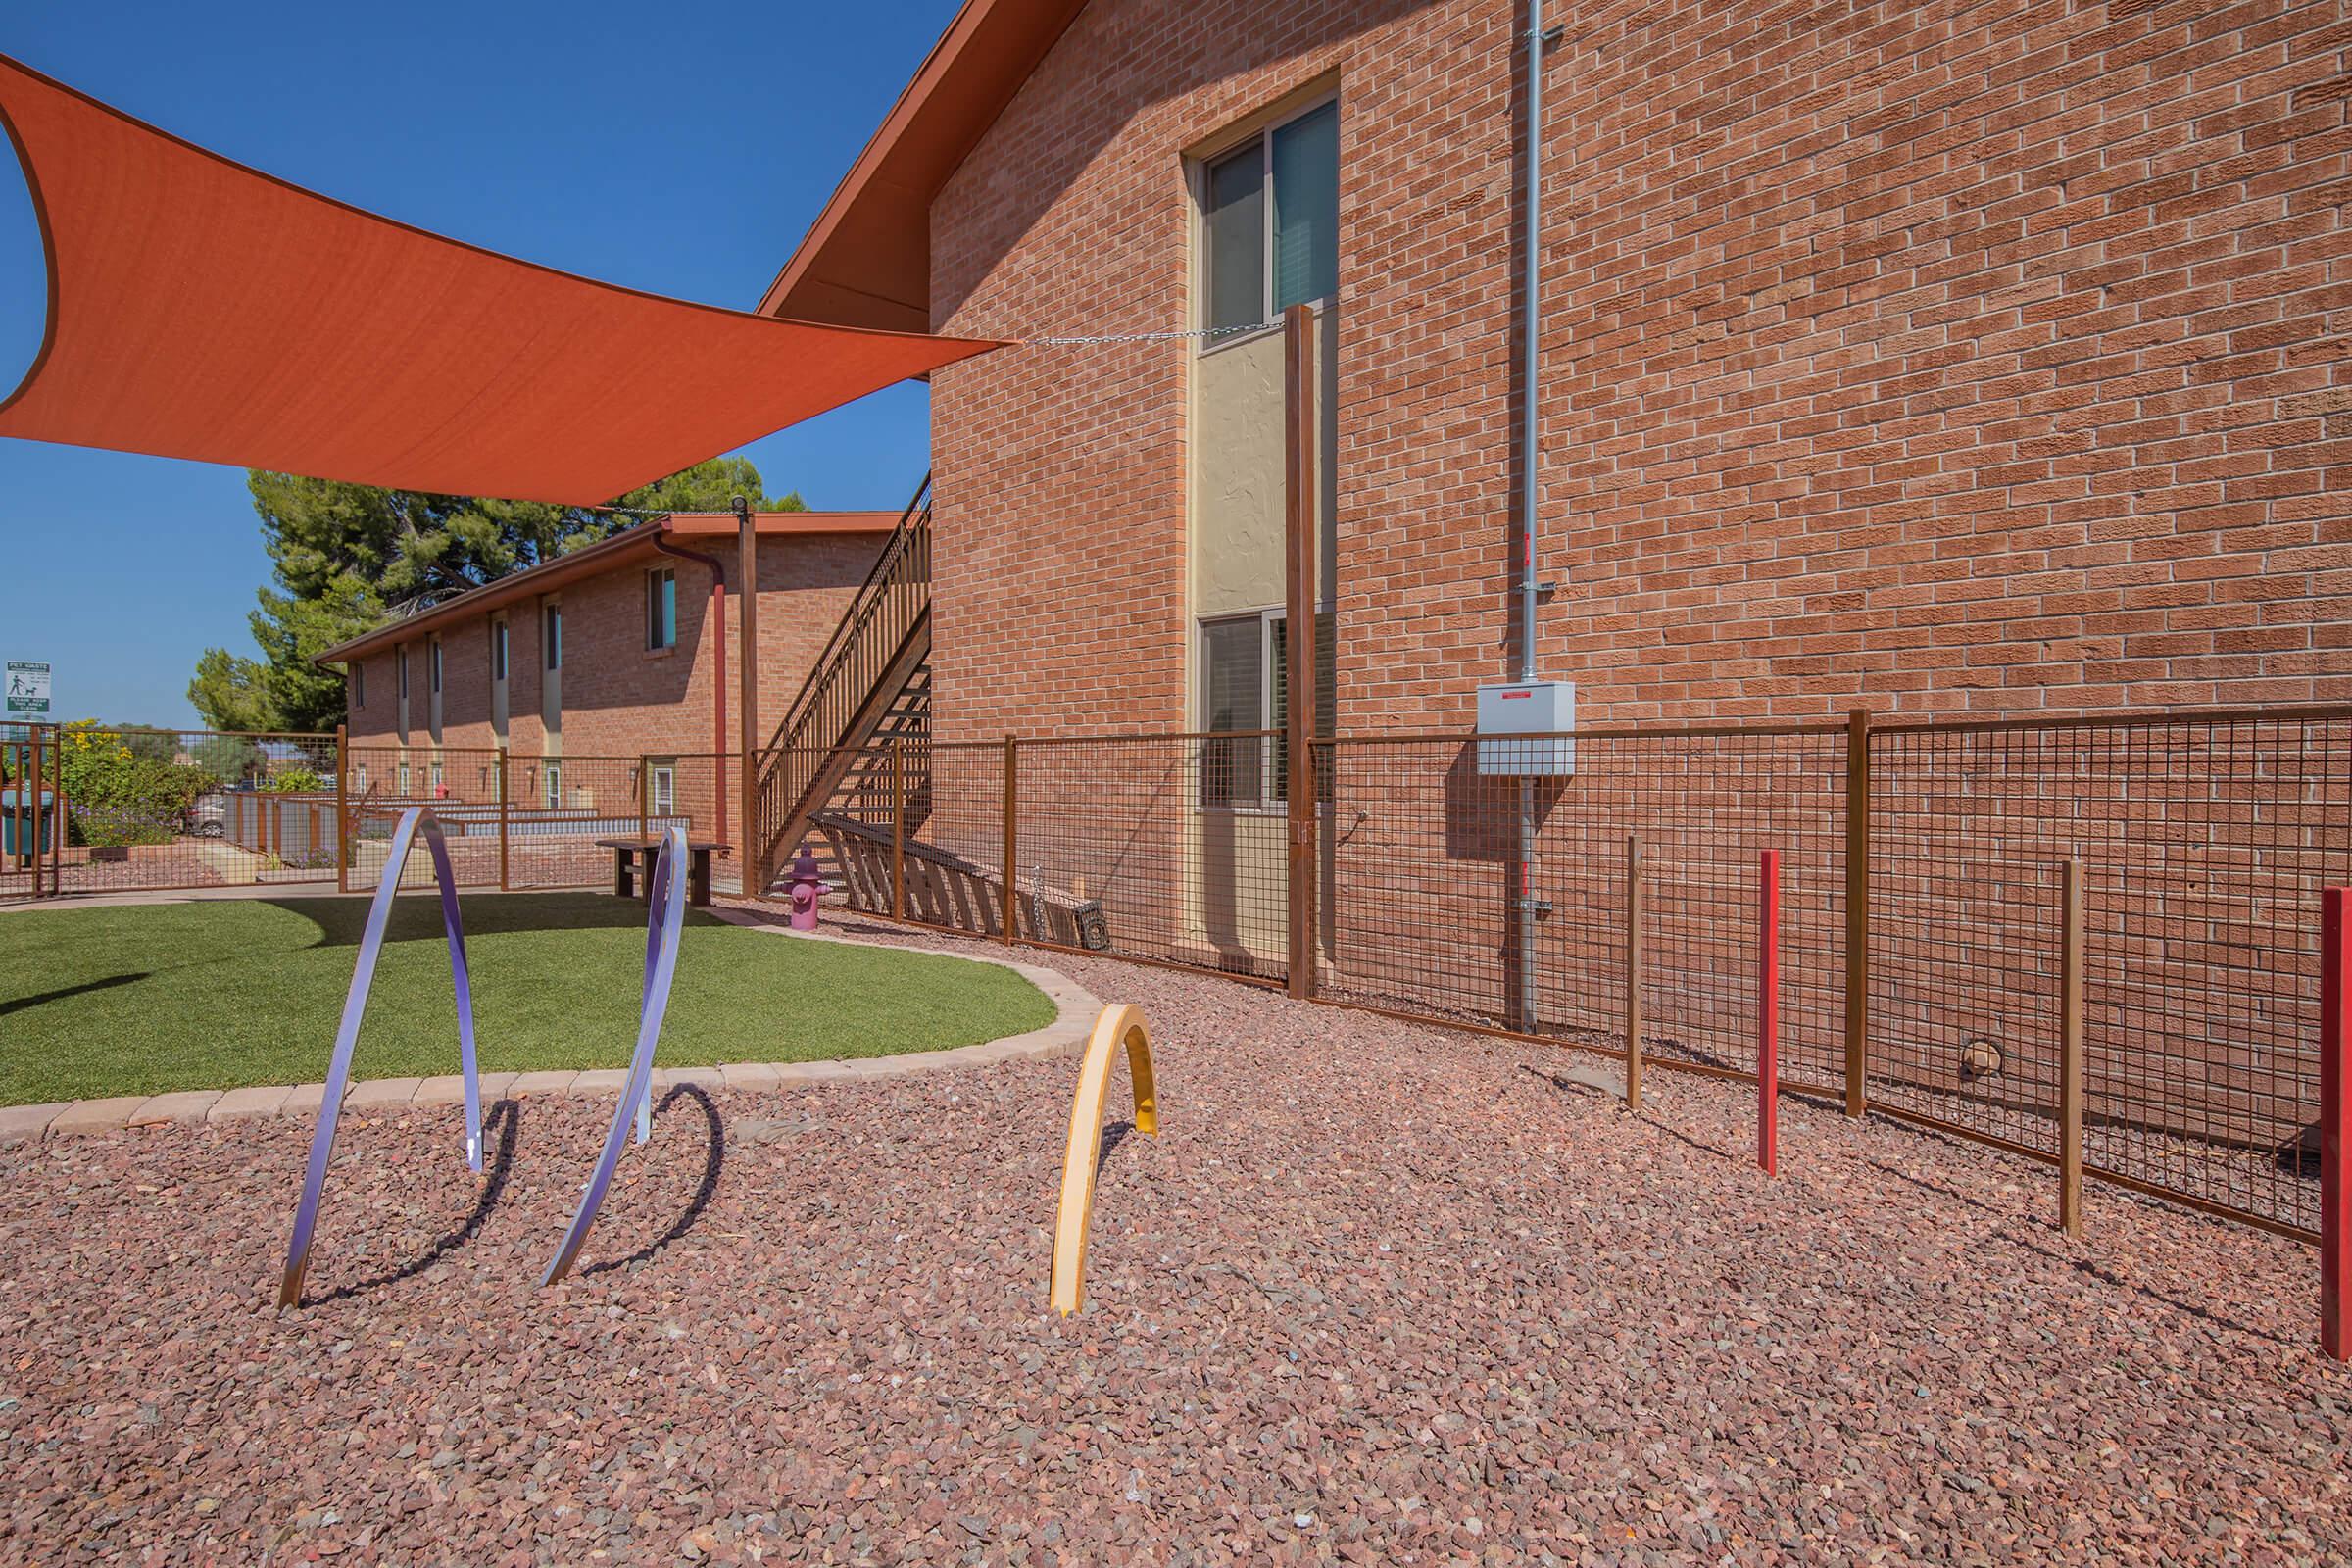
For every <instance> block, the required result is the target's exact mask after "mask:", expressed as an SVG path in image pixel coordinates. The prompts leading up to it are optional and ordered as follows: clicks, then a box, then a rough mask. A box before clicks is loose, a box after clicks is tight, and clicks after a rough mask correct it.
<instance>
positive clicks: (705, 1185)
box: [580, 1084, 727, 1279]
mask: <svg viewBox="0 0 2352 1568" xmlns="http://www.w3.org/2000/svg"><path fill="white" fill-rule="evenodd" d="M680 1099H686V1100H691V1101H693V1102H694V1103H695V1107H696V1108H697V1109H699V1110H700V1111H702V1113H703V1121H704V1123H705V1124H706V1126H707V1127H708V1128H709V1129H710V1142H709V1145H708V1147H707V1148H706V1149H705V1151H704V1153H703V1179H702V1180H701V1182H699V1183H697V1184H696V1186H695V1189H694V1196H693V1197H692V1198H690V1199H688V1200H687V1201H686V1207H685V1209H684V1210H683V1211H682V1212H681V1213H680V1214H679V1215H678V1217H677V1218H676V1219H674V1220H672V1221H670V1223H669V1228H668V1229H667V1230H665V1231H663V1232H662V1234H661V1235H659V1236H657V1237H655V1238H654V1239H653V1240H652V1241H650V1242H648V1243H646V1244H645V1245H644V1246H643V1247H640V1248H639V1249H637V1250H635V1251H634V1252H631V1253H629V1254H628V1255H627V1256H625V1257H608V1258H602V1259H599V1260H598V1261H596V1262H594V1263H591V1264H589V1265H588V1266H587V1267H586V1268H584V1269H582V1270H580V1276H581V1278H583V1279H585V1278H586V1277H587V1276H589V1275H591V1274H602V1273H604V1272H605V1271H606V1270H607V1269H613V1268H626V1267H628V1266H629V1265H630V1264H631V1263H642V1262H644V1261H646V1260H647V1259H648V1258H650V1257H652V1256H653V1255H654V1254H655V1253H657V1252H659V1251H661V1250H662V1249H663V1248H664V1247H667V1246H668V1245H669V1244H670V1243H672V1242H674V1241H676V1240H677V1239H678V1238H679V1237H681V1236H683V1235H685V1234H686V1233H687V1232H688V1231H690V1230H692V1229H694V1222H695V1221H696V1220H698V1219H701V1218H702V1217H703V1210H705V1209H707V1208H709V1207H710V1206H711V1199H713V1198H715V1197H717V1196H718V1173H719V1171H720V1169H721V1168H722V1167H724V1166H725V1164H726V1162H727V1124H726V1121H725V1119H724V1118H722V1117H721V1116H720V1115H719V1113H718V1107H717V1106H716V1105H714V1104H712V1103H711V1097H710V1096H709V1095H707V1094H705V1093H704V1092H703V1091H702V1089H701V1088H700V1087H698V1086H697V1085H694V1084H679V1085H678V1086H677V1087H675V1088H674V1089H672V1090H670V1092H669V1093H668V1094H666V1095H663V1096H662V1101H661V1103H659V1104H657V1105H656V1106H655V1107H654V1114H655V1115H656V1116H657V1117H659V1116H660V1115H661V1114H662V1112H663V1111H665V1110H667V1109H668V1108H669V1107H670V1105H671V1103H673V1102H675V1101H677V1100H680Z"/></svg>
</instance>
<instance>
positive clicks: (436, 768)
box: [432, 762, 445, 801]
mask: <svg viewBox="0 0 2352 1568" xmlns="http://www.w3.org/2000/svg"><path fill="white" fill-rule="evenodd" d="M432 780H433V799H434V800H436V801H437V800H439V799H440V798H441V797H442V795H443V794H444V793H445V792H444V791H443V790H442V788H441V764H440V763H439V762H435V763H434V764H433V772H432Z"/></svg>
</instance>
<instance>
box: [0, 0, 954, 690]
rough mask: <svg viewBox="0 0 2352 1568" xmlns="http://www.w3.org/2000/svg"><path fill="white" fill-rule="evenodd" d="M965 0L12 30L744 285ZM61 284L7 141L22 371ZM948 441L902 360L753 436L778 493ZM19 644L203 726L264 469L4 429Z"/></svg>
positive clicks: (867, 497) (860, 484)
mask: <svg viewBox="0 0 2352 1568" xmlns="http://www.w3.org/2000/svg"><path fill="white" fill-rule="evenodd" d="M955 9H956V7H955V4H954V0H889V3H887V4H883V5H868V6H838V5H813V4H802V3H792V0H787V3H783V4H777V3H774V0H769V3H766V4H757V5H755V4H750V3H734V0H719V3H705V0H693V3H689V4H684V5H675V6H663V7H657V8H652V9H649V8H647V7H645V6H642V5H614V4H605V3H600V0H567V3H565V4H562V5H557V4H551V3H539V0H529V3H523V0H493V3H489V4H484V3H482V0H472V3H469V4H462V5H461V4H443V3H438V0H420V3H416V0H413V3H410V4H405V5H401V6H394V7H371V6H321V5H318V4H316V3H315V0H312V3H308V4H281V3H266V4H246V3H232V4H229V5H225V6H222V5H210V6H191V5H188V4H185V3H184V0H178V3H172V4H156V3H151V0H136V3H127V4H116V3H110V4H106V5H84V6H68V5H40V6H25V5H19V6H15V7H11V8H9V13H8V14H9V25H8V28H7V31H6V34H5V36H0V50H4V51H6V52H7V53H9V54H11V55H14V56H16V57H17V58H18V59H20V60H23V61H24V62H25V63H26V64H27V65H29V66H31V67H33V68H34V69H35V70H38V71H43V72H46V73H49V74H50V75H52V76H55V77H57V78H58V79H59V80H61V81H64V82H66V83H68V84H69V85H72V86H74V87H78V88H80V89H81V90H82V91H84V92H87V93H89V94H91V95H92V96H94V97H96V98H98V99H100V100H102V101H104V102H106V103H110V104H113V105H115V106H116V107H118V108H120V109H123V110H124V111H126V112H128V113H130V114H133V115H136V116H138V117H139V118H140V119H142V120H145V121H148V122H150V123H154V124H157V125H161V126H162V127H164V128H165V129H167V130H170V131H172V132H174V133H175V134H177V135H181V136H185V137H187V138H188V139H189V140H191V141H194V142H197V143H199V144H200V145H202V146H206V147H210V148H212V149H214V150H215V151H217V152H220V153H222V154H225V155H226V156H228V157H230V158H234V159H237V160H238V161H240V162H242V163H247V164H251V165H253V166H254V167H255V168H258V169H263V170H267V171H268V172H270V173H273V174H277V175H279V176H281V177H283V178H286V179H290V180H292V181H294V182H295V183H296V184H300V185H307V186H309V187H311V188H313V189H315V190H319V191H323V192H326V193H327V194H329V195H332V196H336V197H339V198H341V199H343V200H345V201H349V202H353V203H356V204H357V205H359V206H362V207H366V208H369V209H371V210H373V211H375V212H379V213H383V214H385V215H387V216H389V217H392V218H398V219H401V220H404V221H408V222H411V223H416V224H418V225H419V226H421V227H424V228H429V229H433V230H435V231H437V232H440V233H445V234H450V235H453V236H455V237H457V238H460V239H465V240H470V241H472V242H473V243H475V244H477V245H486V246H488V247H490V248H491V249H493V250H500V251H505V252H507V253H509V254H511V255H515V256H520V257H524V258H526V259H528V260H531V261H535V262H543V263H546V264H548V265H550V266H553V267H561V268H564V269H565V270H570V271H575V272H582V273H586V274H587V275H589V276H591V277H600V278H606V279H609V280H611V281H613V282H615V283H625V284H628V285H630V286H632V287H635V288H641V289H650V290H653V291H655V292H657V293H662V294H672V295H676V296H678V297H680V298H682V299H691V300H703V301H707V302H709V303H711V304H715V305H728V306H734V307H737V308H739V309H749V308H751V307H752V306H753V305H754V304H756V303H757V302H758V300H759V297H760V292H761V291H762V290H763V289H764V288H765V287H766V286H767V283H768V281H769V279H770V278H772V277H773V276H774V275H775V271H776V269H777V268H778V267H780V266H782V265H783V262H784V259H785V257H786V256H787V255H789V254H790V253H791V251H792V247H793V246H794V244H795V243H796V242H797V241H798V240H799V239H800V237H801V235H802V234H803V233H804V232H805V231H806V230H807V228H808V226H809V221H811V220H812V219H814V218H815V216H816V213H817V210H818V208H820V207H821V206H822V205H823V204H824V200H825V198H826V197H827V196H828V195H830V194H831V193H832V190H833V186H834V184H835V183H836V182H837V181H838V180H839V179H840V177H841V175H842V173H843V172H844V171H846V170H847V169H848V168H849V165H850V161H851V160H852V159H853V158H855V157H856V156H857V154H858V148H859V147H861V146H863V145H864V142H865V138H866V137H867V136H868V135H869V134H870V133H871V132H872V130H873V128H874V126H875V125H876V124H878V123H880V122H881V119H882V116H883V115H884V113H886V112H887V111H888V109H889V107H890V104H891V102H892V100H893V99H894V98H895V97H896V96H897V95H898V91H899V89H900V87H901V86H903V85H904V84H905V82H906V81H907V77H908V76H910V75H911V74H913V72H914V68H915V67H916V66H917V65H918V64H919V63H920V62H921V60H922V58H923V56H924V54H925V53H926V52H928V51H929V49H930V47H931V44H932V42H933V40H935V39H936V38H937V37H938V36H939V33H940V30H941V29H942V28H943V27H945V26H946V25H947V23H948V19H949V18H950V17H951V16H953V15H954V13H955ZM5 145H6V143H5V140H4V139H0V148H5ZM43 294H44V279H43V276H42V267H41V252H40V243H39V239H38V237H37V231H36V230H35V228H34V225H33V221H32V214H31V209H30V205H29V203H28V202H27V200H26V197H25V183H24V179H23V176H22V174H21V173H20V172H19V171H18V170H17V168H16V165H15V161H14V160H13V159H12V158H10V157H8V156H7V154H6V153H5V152H4V151H0V388H5V387H11V386H14V385H15V384H16V382H17V380H18V378H19V377H20V376H21V375H22V374H23V372H24V369H25V366H26V365H27V364H29V363H30V361H31V359H32V355H33V353H34V351H35V350H36V349H37V348H38V346H39V343H40V336H41V311H42V302H43ZM925 447H926V431H925V402H924V395H923V392H922V389H921V388H919V387H914V386H906V387H899V388H894V389H891V390H889V391H885V392H881V393H877V394H875V395H874V396H873V397H870V398H867V399H865V400H864V401H862V402H860V403H858V404H854V405H852V406H851V407H849V408H846V409H841V410H837V411H836V412H834V413H832V414H830V415H827V416H825V417H822V418H818V419H813V420H810V421H809V423H807V424H804V425H801V426H799V427H798V428H796V429H793V430H788V431H785V432H784V433H782V434H780V435H776V436H771V437H769V438H768V439H767V440H764V441H760V442H758V443H756V444H755V445H753V446H750V447H747V448H745V449H743V450H744V452H745V455H747V456H749V457H750V458H751V459H752V460H753V461H754V462H756V463H758V464H759V466H760V473H761V474H762V475H763V476H764V477H765V478H766V481H767V484H768V488H769V489H770V490H772V491H775V492H778V493H781V492H783V491H784V490H787V489H798V490H799V491H800V492H801V493H802V494H803V495H805V496H806V497H807V498H808V499H809V504H810V505H812V506H818V507H896V506H899V505H901V504H903V503H904V502H905V500H906V499H907V493H908V492H909V491H910V490H911V489H912V487H913V485H914V483H915V481H916V480H917V479H919V478H920V477H921V476H922V470H923V467H924V461H925ZM0 551H4V552H5V555H0V658H5V659H46V660H49V661H50V662H52V663H53V664H55V666H56V702H57V711H60V712H61V713H63V714H64V715H65V716H67V717H83V716H92V715H94V716H99V717H103V718H107V719H111V720H117V721H128V720H142V721H145V722H148V723H156V724H174V725H180V724H194V723H195V722H196V717H195V713H194V711H193V710H192V709H191V708H190V707H189V706H188V702H187V697H186V686H187V679H188V674H189V671H190V669H191V667H192V666H193V665H194V663H195V662H196V656H197V655H198V654H199V653H201V652H202V651H203V650H204V649H205V648H207V647H208V646H221V647H227V648H230V649H233V650H235V651H236V652H239V653H251V652H252V651H253V649H252V637H251V635H250V633H249V632H248V631H247V629H246V623H245V617H246V613H247V612H248V611H249V610H251V609H252V607H253V591H254V589H255V588H256V587H257V586H258V585H259V584H260V583H262V582H263V581H264V580H265V579H266V578H267V577H268V575H269V561H268V558H266V557H265V556H264V555H263V554H262V548H261V539H260V533H259V525H258V523H257V521H256V519H255V517H254V515H253V508H252V505H251V503H250V502H249V501H248V500H247V498H246V495H245V474H244V470H243V469H241V468H223V467H215V466H210V465H206V464H196V463H179V462H173V461H170V460H167V459H160V458H142V457H133V456H129V455H127V454H123V453H110V452H90V451H83V450H79V449H76V448H71V447H54V446H45V445H41V444H39V443H36V442H26V441H13V440H8V439H5V438H0Z"/></svg>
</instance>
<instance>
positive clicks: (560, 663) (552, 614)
mask: <svg viewBox="0 0 2352 1568" xmlns="http://www.w3.org/2000/svg"><path fill="white" fill-rule="evenodd" d="M545 641H546V644H547V667H548V668H550V669H562V668H563V667H564V607H563V606H562V605H550V606H548V607H547V636H546V638H545Z"/></svg>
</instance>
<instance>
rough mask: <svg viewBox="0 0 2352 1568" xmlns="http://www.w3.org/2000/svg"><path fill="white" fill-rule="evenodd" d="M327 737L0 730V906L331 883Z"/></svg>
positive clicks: (75, 727)
mask: <svg viewBox="0 0 2352 1568" xmlns="http://www.w3.org/2000/svg"><path fill="white" fill-rule="evenodd" d="M337 765H338V762H337V758H336V749H335V737H333V736H332V735H276V734H232V733H224V732H219V731H212V730H170V729H148V728H136V727H112V726H107V725H101V724H89V723H80V724H65V725H41V726H32V725H18V726H10V727H8V728H7V729H6V730H5V731H4V732H0V898H30V897H40V896H48V895H56V894H73V893H112V892H124V891H132V890H138V889H186V888H217V887H250V886H268V885H274V884H278V883H303V882H325V883H327V884H329V885H331V884H332V883H333V881H334V877H335V861H334V834H333V829H332V823H333V792H334V779H335V769H336V767H337Z"/></svg>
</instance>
